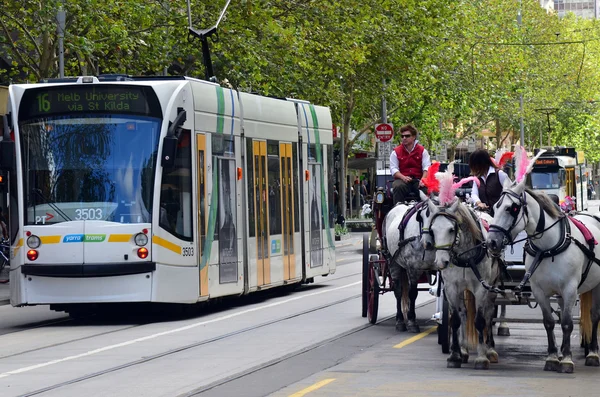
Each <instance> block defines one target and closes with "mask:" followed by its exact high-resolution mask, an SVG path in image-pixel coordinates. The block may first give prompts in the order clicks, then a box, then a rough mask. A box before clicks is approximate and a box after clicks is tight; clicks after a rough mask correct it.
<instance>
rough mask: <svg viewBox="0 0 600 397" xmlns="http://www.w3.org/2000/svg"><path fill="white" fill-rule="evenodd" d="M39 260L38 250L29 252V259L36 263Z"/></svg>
mask: <svg viewBox="0 0 600 397" xmlns="http://www.w3.org/2000/svg"><path fill="white" fill-rule="evenodd" d="M37 258H38V252H37V251H36V250H29V251H27V259H29V260H30V261H34V260H36V259H37Z"/></svg>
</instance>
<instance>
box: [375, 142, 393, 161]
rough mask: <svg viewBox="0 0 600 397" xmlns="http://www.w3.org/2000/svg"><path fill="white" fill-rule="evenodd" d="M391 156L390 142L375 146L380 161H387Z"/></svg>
mask: <svg viewBox="0 0 600 397" xmlns="http://www.w3.org/2000/svg"><path fill="white" fill-rule="evenodd" d="M390 154H392V142H389V141H388V142H379V144H377V158H379V159H380V160H387V159H389V158H390Z"/></svg>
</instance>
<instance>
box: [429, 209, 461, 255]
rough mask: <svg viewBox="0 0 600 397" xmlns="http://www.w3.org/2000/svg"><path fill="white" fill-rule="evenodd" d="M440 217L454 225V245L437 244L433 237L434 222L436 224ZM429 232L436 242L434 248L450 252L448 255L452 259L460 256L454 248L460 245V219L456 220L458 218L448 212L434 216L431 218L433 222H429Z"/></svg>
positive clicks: (441, 212)
mask: <svg viewBox="0 0 600 397" xmlns="http://www.w3.org/2000/svg"><path fill="white" fill-rule="evenodd" d="M440 216H443V217H445V218H447V219H448V220H449V221H450V222H452V223H453V224H454V240H452V243H450V244H444V245H437V244H435V236H434V235H433V228H432V226H433V222H435V219H436V218H437V217H440ZM427 232H428V233H429V234H430V235H431V237H433V242H434V246H433V248H434V249H436V250H440V251H448V253H449V254H450V258H453V259H456V257H457V256H458V255H457V253H456V252H455V251H454V246H455V245H456V244H458V242H459V240H460V227H459V225H458V218H456V216H454V215H452V214H450V213H448V212H445V211H443V210H442V211H440V212H438V213H436V214H434V215H433V216H432V217H431V220H430V221H429V229H427ZM453 262H454V260H453Z"/></svg>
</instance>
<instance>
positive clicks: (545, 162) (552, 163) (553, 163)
mask: <svg viewBox="0 0 600 397" xmlns="http://www.w3.org/2000/svg"><path fill="white" fill-rule="evenodd" d="M534 165H535V166H539V167H557V166H558V159H556V158H544V157H541V158H539V159H537V160H535V164H534Z"/></svg>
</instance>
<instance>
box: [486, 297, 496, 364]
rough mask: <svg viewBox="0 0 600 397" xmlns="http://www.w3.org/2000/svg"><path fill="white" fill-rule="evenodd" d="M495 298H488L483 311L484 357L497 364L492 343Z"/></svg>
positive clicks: (494, 345) (494, 346)
mask: <svg viewBox="0 0 600 397" xmlns="http://www.w3.org/2000/svg"><path fill="white" fill-rule="evenodd" d="M494 300H495V298H490V300H489V301H488V305H487V308H486V309H485V319H486V324H487V341H486V342H487V352H486V356H487V358H488V360H490V362H491V363H494V364H496V363H498V352H496V343H495V342H494V326H493V325H492V324H493V321H494V315H495V312H496V308H495V305H494Z"/></svg>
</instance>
